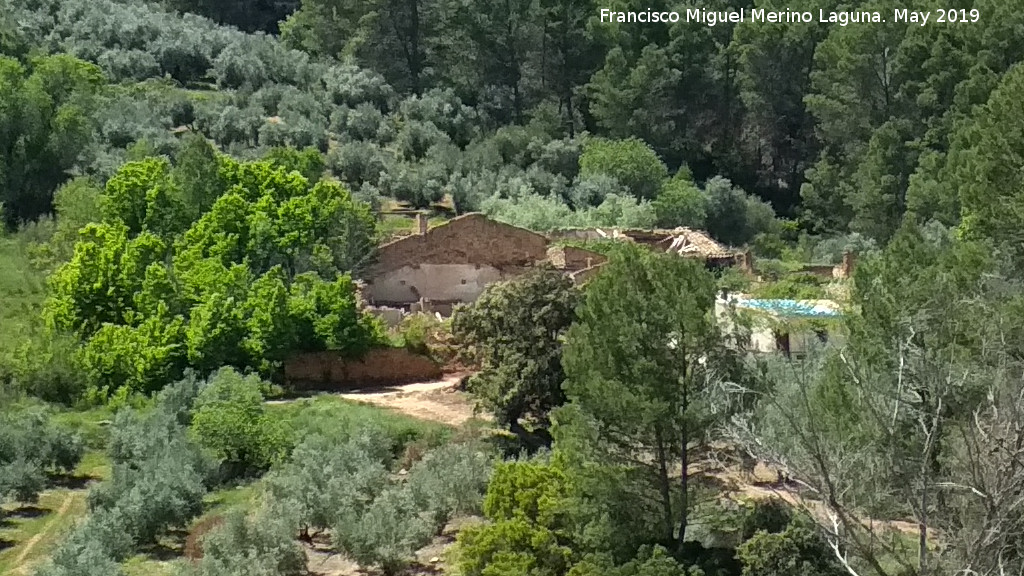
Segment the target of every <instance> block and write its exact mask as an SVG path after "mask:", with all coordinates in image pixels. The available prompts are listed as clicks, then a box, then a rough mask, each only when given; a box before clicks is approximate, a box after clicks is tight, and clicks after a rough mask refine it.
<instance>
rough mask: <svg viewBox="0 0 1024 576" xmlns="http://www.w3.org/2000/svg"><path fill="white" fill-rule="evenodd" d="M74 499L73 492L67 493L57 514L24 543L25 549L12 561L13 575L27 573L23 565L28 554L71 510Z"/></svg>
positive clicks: (26, 565) (25, 566) (26, 566)
mask: <svg viewBox="0 0 1024 576" xmlns="http://www.w3.org/2000/svg"><path fill="white" fill-rule="evenodd" d="M74 499H75V494H74V493H73V492H70V493H68V494H67V495H66V496H65V497H64V501H63V502H61V504H60V508H58V509H57V514H56V515H55V516H54V517H53V518H51V519H50V521H49V522H47V523H46V526H45V527H44V528H43V529H42V530H40V531H39V533H38V534H36V535H35V536H33V537H31V538H29V539H28V542H25V547H24V548H23V549H22V550H21V553H20V554H18V557H17V558H15V559H14V564H15V566H17V568H16V569H15V572H14V573H15V574H28V573H29V565H28V564H25V559H26V558H28V555H29V553H31V552H32V549H33V548H35V546H36V544H38V543H39V541H40V540H42V539H43V536H46V534H47V533H48V532H49V531H50V528H52V527H53V526H54V525H55V524H56V523H57V521H59V520H60V519H61V518H62V517H63V516H64V515H65V514H67V513H68V509H69V508H71V502H72V501H74Z"/></svg>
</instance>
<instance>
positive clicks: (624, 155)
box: [580, 138, 668, 199]
mask: <svg viewBox="0 0 1024 576" xmlns="http://www.w3.org/2000/svg"><path fill="white" fill-rule="evenodd" d="M596 174H604V175H607V176H611V177H613V178H615V179H616V180H618V181H619V183H620V184H622V185H623V186H625V187H626V189H627V190H629V191H630V193H631V194H632V195H634V196H636V197H638V198H645V199H652V198H654V197H655V196H657V195H658V190H660V189H661V186H662V184H663V182H664V181H665V178H667V177H668V169H667V168H666V167H665V165H664V164H663V163H662V162H661V159H659V158H658V155H657V154H655V153H654V150H652V149H651V148H650V146H648V145H647V144H645V143H644V142H643V141H642V140H638V139H636V138H631V139H628V140H605V139H601V138H594V139H592V140H589V141H587V142H586V144H584V146H583V154H582V155H581V156H580V176H581V177H583V178H587V177H589V176H592V175H596Z"/></svg>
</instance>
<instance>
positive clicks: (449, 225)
mask: <svg viewBox="0 0 1024 576" xmlns="http://www.w3.org/2000/svg"><path fill="white" fill-rule="evenodd" d="M418 221H419V226H418V233H417V234H413V235H411V236H406V237H404V238H399V239H398V240H395V241H393V242H389V243H387V244H384V245H383V246H381V247H380V248H379V249H378V251H377V255H376V263H375V264H374V265H373V266H372V267H371V269H370V270H369V272H368V273H367V274H366V287H365V289H364V296H365V298H366V299H367V301H368V302H369V303H370V304H373V305H385V306H408V305H411V304H414V303H419V302H421V301H429V302H431V303H436V304H451V303H456V302H472V301H473V300H475V299H476V297H477V296H479V295H480V293H481V292H483V290H484V288H485V287H486V286H487V285H488V284H491V283H494V282H498V281H501V280H507V279H509V278H513V277H515V276H518V275H520V274H522V273H523V272H524V271H526V270H527V269H528V268H530V267H531V266H534V265H536V264H537V263H538V262H542V261H545V260H546V259H547V250H548V240H547V238H545V237H544V236H542V235H540V234H537V233H534V232H531V231H529V230H525V229H523V228H517V227H515V226H509V225H508V224H502V223H500V222H495V221H493V220H490V219H488V218H487V217H486V216H484V215H482V214H466V215H463V216H459V217H458V218H454V219H452V220H449V221H448V222H446V223H444V224H441V225H439V226H436V227H434V228H431V229H429V230H428V229H427V222H426V217H425V216H424V215H422V214H420V215H418Z"/></svg>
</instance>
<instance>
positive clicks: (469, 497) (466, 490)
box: [408, 443, 494, 531]
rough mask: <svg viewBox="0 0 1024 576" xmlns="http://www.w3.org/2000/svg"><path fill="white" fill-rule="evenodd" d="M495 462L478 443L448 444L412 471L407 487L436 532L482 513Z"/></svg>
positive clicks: (421, 461)
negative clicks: (454, 520) (451, 522)
mask: <svg viewBox="0 0 1024 576" xmlns="http://www.w3.org/2000/svg"><path fill="white" fill-rule="evenodd" d="M493 467H494V459H493V456H492V455H491V454H489V453H488V451H487V450H485V449H484V446H482V445H480V444H477V443H464V444H448V445H446V446H441V447H439V448H436V449H434V450H431V451H430V452H428V453H427V454H426V455H425V456H424V458H423V459H422V460H420V461H419V462H417V463H416V464H414V465H413V467H412V469H411V470H409V479H408V486H409V490H410V491H411V493H412V496H413V498H414V500H415V501H416V505H417V508H418V509H419V510H422V511H425V512H427V513H428V518H427V519H428V520H429V521H430V522H431V523H432V525H433V528H434V529H435V530H436V531H440V530H441V529H443V528H444V526H445V524H447V522H448V521H449V520H451V519H452V518H454V517H455V516H457V515H461V514H477V513H479V512H480V508H481V504H482V502H483V497H484V492H485V491H486V489H487V482H488V480H489V479H490V474H491V470H492V469H493Z"/></svg>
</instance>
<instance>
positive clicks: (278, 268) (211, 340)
mask: <svg viewBox="0 0 1024 576" xmlns="http://www.w3.org/2000/svg"><path fill="white" fill-rule="evenodd" d="M310 154H313V156H310ZM279 156H280V155H279ZM285 156H287V157H285ZM176 162H178V163H177V164H176V165H172V164H170V163H168V162H167V161H166V160H164V159H145V160H142V161H139V162H134V163H129V164H127V165H126V166H125V167H123V168H122V170H121V171H120V172H118V174H116V175H115V176H114V177H113V178H112V179H111V180H110V181H109V182H108V184H107V187H106V191H105V192H104V194H103V195H101V196H100V198H99V200H100V204H101V207H102V211H103V214H102V215H103V221H102V222H99V223H91V224H88V225H87V226H85V228H83V230H82V232H81V234H79V238H78V242H77V243H76V245H75V248H74V252H73V253H72V255H71V258H70V261H68V262H67V263H65V264H63V265H62V266H61V267H60V268H59V269H58V270H57V271H56V272H55V273H54V274H53V276H52V278H51V282H50V285H51V294H50V299H49V300H48V302H47V304H46V308H45V314H46V318H47V319H48V322H49V323H50V325H51V327H52V328H54V329H55V330H57V331H61V332H71V333H74V334H77V335H78V336H79V337H81V338H82V339H83V340H84V346H83V347H82V349H81V351H80V352H79V353H78V354H77V356H76V357H77V359H78V360H79V361H80V362H81V363H82V367H83V368H84V372H85V374H86V376H87V377H88V381H89V383H90V385H91V386H92V388H93V389H94V390H95V391H97V392H98V393H99V394H100V395H101V396H102V395H103V394H109V393H112V392H114V391H115V390H117V389H118V388H121V387H127V388H128V389H131V390H136V391H146V392H152V391H155V390H157V389H159V388H160V387H162V386H164V385H165V384H166V383H167V382H170V381H174V380H175V379H177V378H180V377H181V376H182V374H183V371H184V369H185V368H186V367H192V368H196V369H199V370H202V371H210V370H213V369H216V368H218V367H220V366H223V365H231V366H235V367H238V368H241V369H255V370H259V371H261V372H262V373H263V374H270V373H272V372H273V371H274V370H275V369H276V368H277V367H278V366H279V365H280V363H281V362H282V361H283V360H284V358H285V357H286V356H287V355H288V354H290V353H291V352H293V351H295V350H302V349H305V350H325V349H335V350H341V351H344V353H347V354H353V355H358V354H360V353H362V352H363V351H365V350H366V349H368V348H369V347H370V346H373V345H374V344H376V343H378V342H380V341H381V339H382V330H381V328H380V327H379V325H378V323H376V322H375V321H374V320H373V319H372V318H370V317H368V316H365V315H364V314H363V313H362V312H361V311H360V310H359V308H358V306H357V304H356V299H355V286H354V284H353V283H352V280H351V276H349V275H348V274H347V273H346V272H349V271H352V270H356V269H361V268H362V267H363V266H365V265H367V264H368V263H369V262H370V253H371V250H372V247H373V243H374V237H375V230H374V220H373V218H372V216H371V215H370V213H369V209H368V207H367V206H365V205H362V204H360V203H358V202H356V201H355V200H353V199H352V197H351V195H350V194H349V193H348V191H347V190H345V189H344V188H342V187H341V186H340V185H339V184H337V183H336V182H328V181H320V182H317V183H316V184H313V185H310V183H309V180H307V179H306V178H305V177H304V176H302V174H301V173H300V172H299V171H298V170H292V169H291V168H293V167H295V168H301V169H302V170H309V171H311V172H315V171H316V170H315V166H316V165H318V162H319V154H318V153H316V152H315V151H306V152H302V153H298V152H297V153H296V155H295V156H290V155H288V154H285V155H284V156H281V157H280V159H278V160H275V161H272V162H271V161H263V162H252V163H239V162H236V161H234V160H232V159H229V158H227V157H225V156H220V155H217V154H216V153H215V151H214V150H213V149H212V147H211V146H210V145H209V144H208V143H206V142H205V141H204V140H202V139H194V140H191V141H189V142H188V143H187V144H186V147H185V148H183V150H182V152H181V154H179V155H178V158H177V160H176ZM192 219H195V220H194V221H193V220H192ZM353 328H354V329H353Z"/></svg>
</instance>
